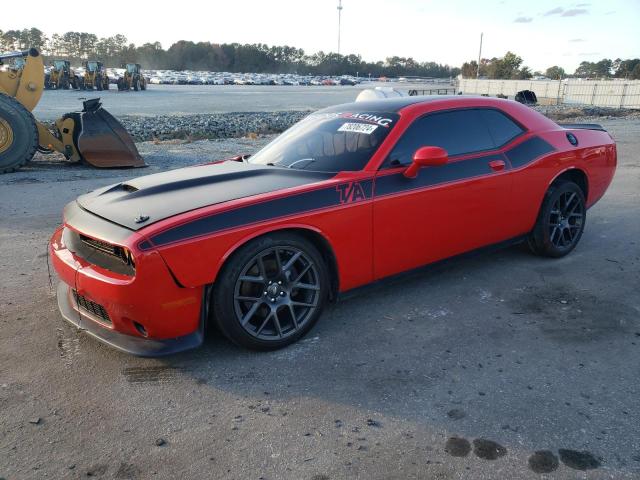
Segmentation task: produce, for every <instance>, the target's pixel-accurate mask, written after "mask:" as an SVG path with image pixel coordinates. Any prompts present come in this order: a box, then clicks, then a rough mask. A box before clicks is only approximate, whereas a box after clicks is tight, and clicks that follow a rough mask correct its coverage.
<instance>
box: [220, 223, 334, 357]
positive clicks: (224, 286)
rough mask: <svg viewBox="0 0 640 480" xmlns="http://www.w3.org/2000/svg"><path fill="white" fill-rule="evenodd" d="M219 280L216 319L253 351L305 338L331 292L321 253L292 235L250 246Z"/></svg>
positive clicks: (277, 235) (222, 328) (267, 238)
mask: <svg viewBox="0 0 640 480" xmlns="http://www.w3.org/2000/svg"><path fill="white" fill-rule="evenodd" d="M274 252H277V253H274ZM275 255H278V259H279V261H278V260H276V257H275ZM258 259H261V262H262V268H260V267H259V265H260V263H259V262H260V260H258ZM260 272H263V273H262V274H261V273H260ZM265 277H266V278H265ZM218 278H219V279H220V280H219V281H218V282H216V284H215V285H214V288H213V293H212V300H213V303H212V304H213V312H212V313H213V320H214V322H215V324H216V325H217V326H218V328H219V330H220V331H221V332H222V333H223V334H224V335H225V336H226V337H227V338H228V339H229V340H231V341H232V342H233V343H235V344H237V345H239V346H241V347H245V348H249V349H252V350H275V349H278V348H282V347H286V346H287V345H290V344H292V343H294V342H296V341H297V340H299V339H300V338H301V337H303V336H304V335H306V334H307V333H308V332H309V330H311V328H313V326H314V325H315V323H316V322H317V321H318V319H319V318H320V315H321V313H322V309H323V308H324V306H325V304H326V302H327V299H328V296H329V290H330V285H329V274H328V270H327V266H326V264H325V261H324V259H323V257H322V255H321V254H320V252H319V251H318V249H317V248H316V247H315V246H314V245H313V244H312V243H310V242H309V241H308V240H306V239H305V238H303V237H301V236H298V235H295V234H290V233H274V234H270V235H267V236H264V237H260V238H257V239H255V240H252V241H250V242H249V243H247V244H246V245H244V246H242V247H241V248H240V249H239V250H238V251H237V252H235V253H234V254H233V256H232V257H231V258H230V259H229V260H228V261H227V263H226V264H225V266H224V267H223V268H222V270H221V271H220V272H219V274H218ZM254 298H255V301H254V300H252V299H254Z"/></svg>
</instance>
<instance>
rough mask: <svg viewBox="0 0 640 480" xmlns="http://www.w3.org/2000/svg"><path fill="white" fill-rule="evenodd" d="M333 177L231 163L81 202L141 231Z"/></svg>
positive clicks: (161, 176) (113, 188)
mask: <svg viewBox="0 0 640 480" xmlns="http://www.w3.org/2000/svg"><path fill="white" fill-rule="evenodd" d="M334 175H335V174H332V173H324V172H308V171H304V170H294V169H287V168H279V167H272V166H266V165H252V164H249V163H245V162H237V161H232V160H230V161H225V162H220V163H213V164H209V165H201V166H197V167H188V168H181V169H177V170H171V171H168V172H163V173H157V174H154V175H147V176H144V177H139V178H135V179H133V180H127V181H126V182H122V183H117V184H115V185H110V186H108V187H104V188H101V189H98V190H94V191H93V192H90V193H87V194H86V195H82V196H80V197H78V199H77V202H78V204H79V205H80V207H82V208H83V209H84V210H87V211H89V212H91V213H93V214H95V215H97V216H99V217H102V218H104V219H106V220H109V221H111V222H114V223H117V224H119V225H122V226H124V227H126V228H129V229H131V230H139V229H141V228H143V227H146V226H148V225H151V224H152V223H155V222H158V221H160V220H163V219H165V218H169V217H172V216H174V215H178V214H180V213H184V212H188V211H190V210H195V209H197V208H202V207H206V206H209V205H215V204H218V203H222V202H228V201H230V200H236V199H239V198H244V197H250V196H253V195H259V194H261V193H268V192H274V191H276V190H282V189H285V188H291V187H299V186H302V185H307V184H311V183H316V182H320V181H323V180H327V179H329V178H331V177H332V176H334Z"/></svg>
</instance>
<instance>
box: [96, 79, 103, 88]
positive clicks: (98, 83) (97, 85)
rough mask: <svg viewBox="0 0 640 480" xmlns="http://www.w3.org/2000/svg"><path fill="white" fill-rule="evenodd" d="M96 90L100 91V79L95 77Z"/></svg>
mask: <svg viewBox="0 0 640 480" xmlns="http://www.w3.org/2000/svg"><path fill="white" fill-rule="evenodd" d="M95 82H96V90H102V85H103V83H102V78H101V77H96V80H95Z"/></svg>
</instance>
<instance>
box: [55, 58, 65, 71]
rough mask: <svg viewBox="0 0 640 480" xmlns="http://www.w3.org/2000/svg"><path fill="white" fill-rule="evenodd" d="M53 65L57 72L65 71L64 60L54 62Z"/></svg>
mask: <svg viewBox="0 0 640 480" xmlns="http://www.w3.org/2000/svg"><path fill="white" fill-rule="evenodd" d="M53 64H54V66H55V67H56V70H63V69H64V60H56V61H55V62H53Z"/></svg>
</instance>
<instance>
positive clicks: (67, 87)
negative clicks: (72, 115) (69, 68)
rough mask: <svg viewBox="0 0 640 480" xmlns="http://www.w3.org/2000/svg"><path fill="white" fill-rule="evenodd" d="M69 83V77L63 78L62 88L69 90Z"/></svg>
mask: <svg viewBox="0 0 640 480" xmlns="http://www.w3.org/2000/svg"><path fill="white" fill-rule="evenodd" d="M70 86H71V85H70V84H69V79H68V78H65V79H64V80H62V89H63V90H69V87H70Z"/></svg>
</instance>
